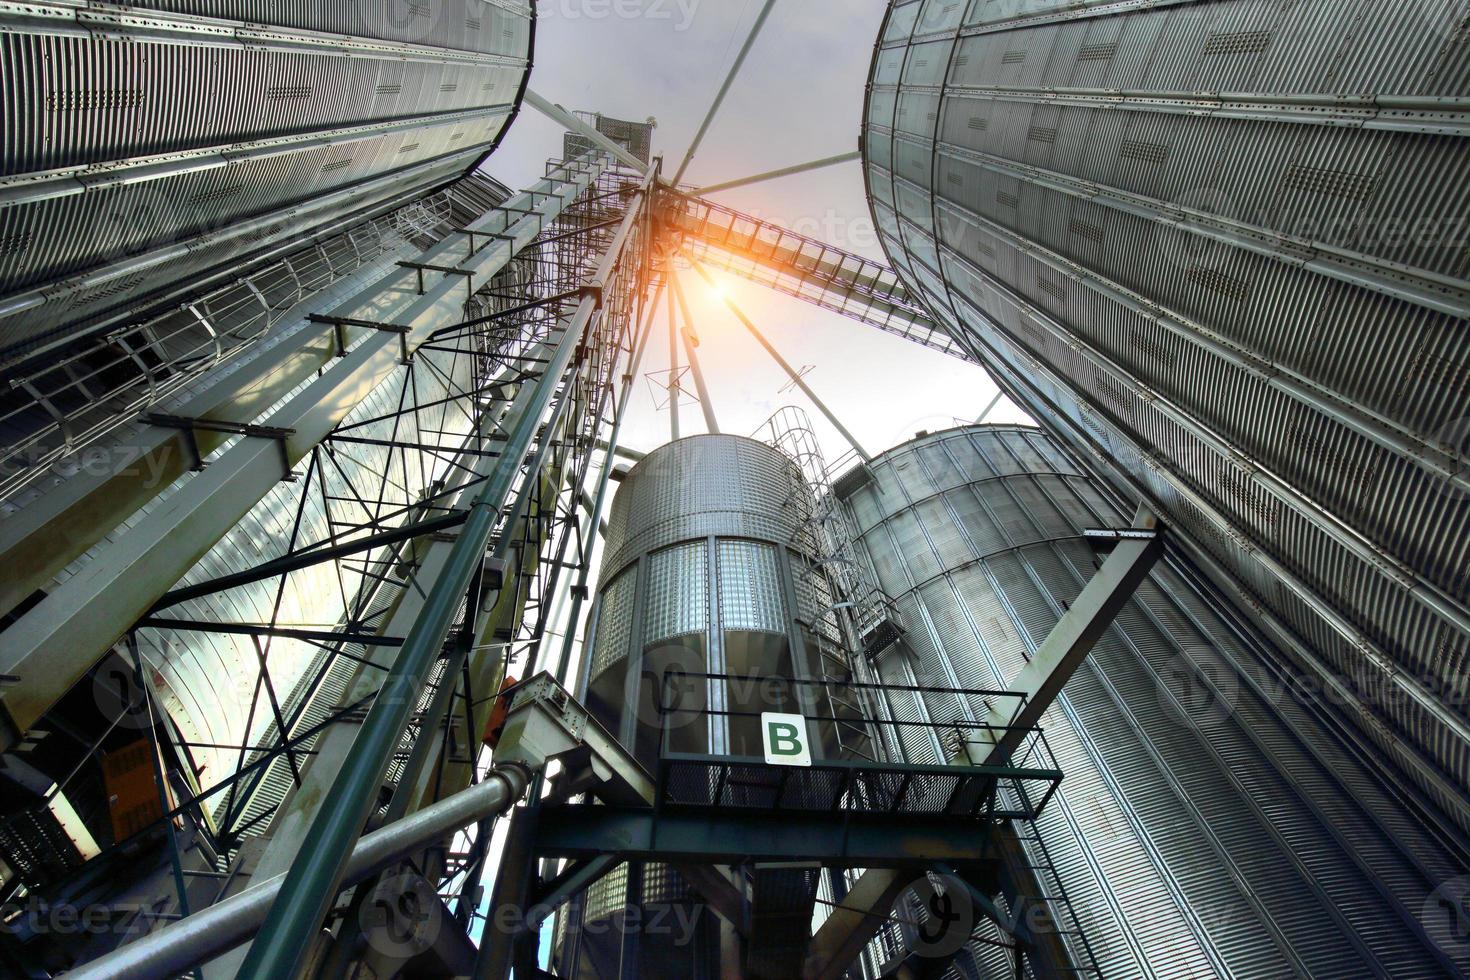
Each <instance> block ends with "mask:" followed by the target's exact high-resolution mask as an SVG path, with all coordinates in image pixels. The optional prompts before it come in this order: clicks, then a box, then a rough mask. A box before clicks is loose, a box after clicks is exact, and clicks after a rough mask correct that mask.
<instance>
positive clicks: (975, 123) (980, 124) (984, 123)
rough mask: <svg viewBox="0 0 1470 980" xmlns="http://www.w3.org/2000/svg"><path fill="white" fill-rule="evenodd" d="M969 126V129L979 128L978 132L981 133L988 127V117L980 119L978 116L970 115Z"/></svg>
mask: <svg viewBox="0 0 1470 980" xmlns="http://www.w3.org/2000/svg"><path fill="white" fill-rule="evenodd" d="M970 128H971V129H975V130H979V131H980V132H982V133H983V132H984V131H985V130H987V129H989V128H990V120H989V119H981V118H980V117H979V116H971V117H970Z"/></svg>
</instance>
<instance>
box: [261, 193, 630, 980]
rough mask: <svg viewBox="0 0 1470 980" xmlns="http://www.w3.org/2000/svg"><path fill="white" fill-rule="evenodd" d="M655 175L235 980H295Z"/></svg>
mask: <svg viewBox="0 0 1470 980" xmlns="http://www.w3.org/2000/svg"><path fill="white" fill-rule="evenodd" d="M656 172H657V170H656V167H650V168H649V170H648V173H647V175H646V176H645V178H644V182H643V186H642V187H641V188H640V190H639V196H640V198H641V202H642V203H641V204H638V205H633V206H630V207H629V208H628V213H627V215H626V216H625V218H624V220H623V225H622V227H620V228H619V229H618V232H617V235H616V237H615V238H614V240H613V243H612V245H611V246H610V247H609V248H608V250H607V253H606V255H604V257H603V260H602V263H601V264H600V266H599V267H598V270H597V272H596V274H595V275H594V277H593V279H592V281H591V283H590V289H589V292H588V293H587V294H586V295H585V296H584V297H583V299H582V302H581V303H580V304H578V307H577V312H576V313H575V315H574V316H573V318H572V321H571V323H570V324H569V325H568V328H567V331H566V334H565V336H563V338H562V340H561V342H560V344H559V345H558V347H557V350H556V354H555V356H553V358H552V362H551V364H550V365H548V367H547V370H546V373H545V374H544V375H542V377H541V378H540V380H538V381H537V382H536V385H535V389H534V390H535V392H536V396H535V401H534V403H533V406H532V410H531V411H530V412H528V413H527V414H526V415H525V416H524V417H522V418H521V419H520V420H519V421H518V424H517V426H516V428H515V430H514V431H513V432H512V433H511V435H510V438H509V440H508V442H507V444H506V448H505V454H504V456H503V457H502V458H501V459H500V460H498V463H499V465H498V466H497V468H496V472H495V474H494V476H493V477H492V478H491V480H490V482H489V484H488V485H487V486H486V487H485V488H484V490H483V491H482V492H481V493H480V494H479V496H478V497H477V498H476V500H475V503H474V505H473V507H471V509H470V516H469V519H468V520H467V521H466V522H465V525H464V527H463V528H462V529H461V531H460V534H459V538H458V540H457V541H456V542H455V545H454V549H453V551H452V552H451V553H450V556H449V559H448V561H447V563H446V567H445V572H444V575H443V577H442V578H441V579H440V581H439V582H438V583H437V584H436V585H435V587H434V590H433V591H432V592H431V593H430V594H429V596H428V600H427V602H426V603H425V607H424V613H423V615H422V616H420V617H419V619H418V620H417V622H415V623H414V626H413V629H412V631H410V633H409V635H408V639H407V640H406V641H405V642H404V644H403V649H402V651H401V652H400V654H399V656H398V658H397V660H396V661H395V662H394V664H393V668H392V670H391V671H390V672H389V675H388V678H387V680H386V681H385V683H384V685H383V693H382V694H380V695H379V697H378V698H377V700H375V701H374V702H373V707H372V709H371V710H370V711H369V712H368V717H367V718H366V719H365V720H364V722H363V726H362V730H361V731H360V732H359V733H358V737H357V740H356V741H355V742H354V745H353V751H352V753H351V754H350V755H349V757H348V759H347V761H346V764H345V765H344V767H343V769H342V770H341V772H339V773H338V775H337V778H336V779H335V780H334V782H333V784H332V787H331V789H330V790H329V791H328V793H327V796H326V800H325V802H324V804H323V807H322V810H321V812H320V813H319V814H318V815H317V818H316V820H315V821H314V822H313V823H312V826H311V829H310V830H309V831H308V832H307V835H306V839H305V841H304V842H303V844H302V848H301V857H300V858H299V859H298V860H297V862H296V863H295V864H293V865H292V867H291V870H290V872H289V873H288V874H287V876H286V882H285V884H284V885H283V886H282V889H281V894H280V896H279V897H278V899H277V900H276V902H275V903H273V905H272V907H271V912H270V915H269V916H268V917H267V919H266V922H265V924H264V926H263V927H262V933H263V937H262V939H261V940H259V941H257V942H256V943H255V945H254V946H253V947H252V948H251V950H250V955H249V956H247V957H246V960H245V964H244V966H242V967H241V970H240V977H241V980H270V978H275V977H285V976H294V975H295V972H296V970H297V969H298V968H299V966H300V964H301V961H302V959H303V958H304V956H305V955H306V951H307V948H308V946H309V945H310V940H311V937H312V936H313V935H314V934H315V932H316V930H317V929H318V928H319V927H320V925H321V922H322V920H323V918H324V917H325V916H326V913H327V911H328V909H329V908H330V907H331V903H332V901H333V900H334V899H335V898H336V895H337V891H338V890H339V888H340V887H341V882H342V873H343V870H344V868H345V867H346V861H347V858H348V855H349V854H350V852H351V847H352V842H353V841H354V840H355V839H356V837H357V835H358V834H360V833H361V832H362V825H363V823H364V821H365V820H366V818H367V816H368V813H369V811H370V809H371V806H372V803H373V800H374V799H375V797H376V793H377V787H378V783H379V780H380V779H381V778H382V773H383V770H384V768H385V767H386V766H387V763H388V759H389V757H390V755H391V754H392V752H393V749H394V747H395V746H396V745H397V741H398V737H399V735H400V734H401V733H402V731H403V728H404V725H405V724H406V723H407V721H408V716H409V715H410V713H411V712H412V711H413V707H414V700H415V698H416V697H417V693H418V692H419V691H420V690H422V687H423V684H424V680H425V677H426V676H427V674H428V670H429V668H430V667H431V666H432V664H433V662H434V659H435V658H436V657H437V656H438V654H439V651H440V649H441V646H442V644H443V641H444V637H445V635H446V633H447V632H448V630H449V627H450V625H451V623H452V622H453V619H454V616H455V614H456V613H457V612H458V608H459V602H460V599H461V598H462V596H463V595H464V593H465V590H466V589H468V587H469V585H470V582H471V581H472V580H473V578H474V575H475V572H476V570H477V569H478V567H479V565H480V562H481V559H482V557H483V555H484V551H485V544H486V542H487V541H488V540H489V537H490V532H491V531H492V529H493V528H494V525H495V522H496V519H497V516H498V514H499V512H500V511H501V509H502V508H504V507H505V505H506V503H507V501H508V498H509V496H510V491H511V487H512V483H513V481H514V479H515V477H516V475H517V471H518V470H519V467H520V463H521V461H522V460H524V459H525V458H526V456H527V454H528V453H529V451H530V448H531V443H532V440H533V439H534V437H535V435H536V431H537V429H538V427H539V424H540V420H541V417H542V415H543V414H544V413H545V411H546V409H547V408H548V407H549V406H550V404H551V401H552V398H553V397H554V395H555V394H556V388H557V386H558V384H559V383H560V379H561V378H562V376H563V375H564V374H565V373H566V371H567V368H568V366H569V365H570V364H571V361H572V357H573V355H574V354H575V353H576V352H577V350H578V349H579V347H580V345H581V343H582V338H583V337H584V336H585V335H586V333H587V328H588V326H589V324H590V323H591V320H592V317H593V315H594V314H595V313H596V312H597V311H598V309H599V307H600V305H601V302H602V296H601V290H602V288H603V286H604V285H605V284H606V283H607V282H608V281H609V280H610V279H611V278H612V276H613V274H614V272H615V270H616V267H617V263H618V261H619V259H620V258H621V255H622V252H623V249H624V247H625V246H626V244H627V242H628V241H629V239H630V238H631V236H632V234H633V230H634V227H635V225H636V224H637V223H638V221H639V219H640V218H641V217H642V213H643V208H644V207H645V206H646V205H647V201H648V198H649V195H650V192H651V186H652V182H653V179H654V175H655V174H656Z"/></svg>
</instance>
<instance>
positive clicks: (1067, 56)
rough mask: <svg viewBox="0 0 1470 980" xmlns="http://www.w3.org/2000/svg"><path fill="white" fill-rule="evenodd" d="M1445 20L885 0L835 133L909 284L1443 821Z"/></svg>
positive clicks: (1461, 169) (1451, 297)
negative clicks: (860, 98)
mask: <svg viewBox="0 0 1470 980" xmlns="http://www.w3.org/2000/svg"><path fill="white" fill-rule="evenodd" d="M1464 13H1465V12H1464V5H1463V4H1461V3H1458V2H1455V0H1427V2H1424V3H1415V4H1410V5H1407V6H1405V5H1403V4H1398V3H1393V2H1390V0H1363V2H1361V3H1356V4H1353V5H1352V23H1353V29H1352V30H1350V31H1345V30H1343V29H1342V26H1341V25H1342V23H1343V20H1342V18H1343V16H1344V12H1343V6H1342V4H1340V3H1334V2H1328V0H1313V2H1305V3H1295V4H1291V5H1290V6H1289V9H1286V8H1281V7H1280V6H1279V5H1272V4H1262V3H1256V2H1253V0H1211V2H1204V3H1157V4H1143V5H1134V4H1088V5H1083V6H1077V5H1071V6H1068V5H1064V4H1051V3H1021V2H1016V3H994V2H985V0H980V2H975V3H971V4H968V5H965V4H954V3H941V2H937V0H935V2H929V0H916V2H911V3H895V4H892V5H891V7H890V10H889V14H888V18H887V21H886V24H885V27H884V31H883V35H882V37H881V39H880V40H879V43H878V47H877V50H876V52H875V56H874V61H873V68H872V76H871V82H872V86H871V92H870V95H869V98H868V102H867V107H866V113H867V115H866V120H865V129H864V136H863V148H864V153H865V166H866V170H867V178H868V190H869V195H870V199H871V203H872V208H873V211H874V216H875V219H876V222H877V224H878V227H879V231H880V237H881V239H882V241H883V244H884V247H885V250H886V252H887V253H888V255H889V258H890V261H891V262H892V264H893V266H894V268H895V269H896V270H897V271H898V272H899V273H900V275H901V276H902V278H903V279H904V281H905V283H906V284H907V285H908V287H909V288H910V289H911V290H913V291H914V292H915V293H916V294H917V295H920V296H922V297H923V298H924V300H925V302H926V304H927V305H928V306H929V307H930V308H931V310H932V311H933V312H934V314H935V316H936V317H937V319H938V320H939V321H940V323H941V325H942V326H943V327H944V328H945V329H946V330H948V331H949V332H951V333H952V334H953V335H954V336H955V337H956V339H957V340H959V341H960V342H961V343H963V344H965V345H966V346H967V347H968V348H969V349H971V350H972V351H973V353H974V354H975V356H976V357H977V358H978V359H980V360H982V361H983V362H985V363H986V364H987V365H989V366H990V367H991V368H992V370H993V371H994V372H995V373H996V375H997V377H998V379H999V380H1000V381H1001V382H1002V384H1003V385H1004V386H1005V387H1006V388H1007V390H1008V391H1009V392H1010V394H1011V395H1012V397H1014V398H1015V399H1017V401H1018V403H1019V404H1021V405H1023V406H1024V407H1025V408H1027V409H1028V411H1030V412H1031V414H1032V415H1033V416H1034V417H1036V418H1038V419H1039V420H1041V421H1042V422H1043V423H1044V424H1046V425H1047V426H1048V427H1049V429H1050V430H1051V431H1052V432H1053V433H1054V434H1055V435H1057V436H1058V437H1060V438H1061V439H1063V440H1064V441H1065V442H1066V443H1068V444H1070V445H1071V447H1072V448H1073V449H1074V450H1076V451H1077V452H1078V455H1079V456H1080V457H1082V458H1084V459H1086V460H1087V461H1088V465H1089V466H1090V467H1092V468H1094V469H1095V470H1096V471H1097V472H1098V473H1100V474H1102V475H1103V477H1104V478H1105V479H1106V480H1107V481H1108V482H1109V483H1110V484H1111V485H1112V487H1113V488H1114V490H1115V491H1118V492H1122V493H1123V494H1125V495H1126V496H1128V497H1130V498H1136V497H1138V496H1146V497H1147V498H1148V499H1149V501H1150V504H1151V506H1153V507H1154V508H1155V509H1156V510H1157V511H1158V512H1159V513H1160V514H1161V515H1162V516H1163V517H1165V518H1166V520H1167V521H1168V523H1169V525H1170V527H1171V528H1172V529H1173V532H1174V534H1175V535H1176V536H1178V537H1179V538H1181V539H1182V540H1183V541H1184V543H1185V545H1186V547H1187V548H1188V549H1189V550H1190V552H1191V554H1192V555H1194V556H1195V558H1196V559H1197V560H1198V561H1199V562H1200V564H1201V565H1202V567H1203V568H1204V569H1205V571H1206V573H1207V574H1208V575H1210V576H1211V577H1212V578H1213V579H1214V581H1215V582H1216V583H1217V584H1218V585H1220V586H1221V587H1222V588H1223V589H1224V590H1225V591H1226V592H1227V594H1230V595H1231V596H1232V597H1235V596H1237V595H1238V596H1239V597H1240V599H1241V601H1242V606H1241V608H1242V609H1243V610H1246V611H1247V612H1248V614H1250V615H1261V616H1263V617H1265V618H1266V622H1267V627H1268V629H1269V630H1270V631H1271V634H1272V637H1273V640H1274V641H1275V642H1278V643H1280V644H1281V645H1282V647H1283V648H1284V649H1285V650H1286V651H1288V653H1289V655H1290V656H1291V657H1292V658H1293V660H1294V669H1295V670H1296V671H1297V672H1299V673H1301V674H1303V675H1305V676H1310V677H1312V678H1314V681H1315V682H1316V683H1319V684H1326V685H1329V686H1333V687H1337V688H1339V689H1340V691H1341V692H1342V694H1343V698H1342V703H1343V708H1344V710H1345V711H1346V712H1347V713H1348V714H1349V715H1350V716H1351V717H1352V719H1353V721H1354V723H1355V724H1357V725H1358V726H1359V728H1360V729H1361V732H1362V735H1363V737H1364V738H1366V739H1368V740H1370V741H1371V742H1373V743H1375V744H1376V745H1377V746H1378V748H1379V749H1381V750H1382V751H1383V752H1384V753H1385V754H1387V755H1388V756H1390V757H1392V758H1393V759H1394V760H1395V762H1396V763H1397V764H1398V766H1399V767H1400V768H1401V769H1402V771H1403V773H1404V774H1406V775H1407V778H1409V779H1410V780H1412V781H1413V782H1414V783H1415V784H1416V785H1417V787H1418V794H1419V795H1420V796H1422V797H1423V798H1424V799H1425V801H1426V802H1429V803H1430V805H1432V806H1433V805H1437V806H1438V807H1439V808H1441V809H1442V810H1444V811H1445V814H1446V819H1447V821H1449V822H1451V823H1452V824H1457V825H1458V826H1457V827H1456V828H1455V829H1454V830H1453V831H1452V832H1453V833H1461V832H1463V831H1465V830H1470V808H1467V807H1466V805H1465V803H1464V799H1465V794H1464V787H1465V786H1466V785H1467V784H1470V717H1467V712H1466V708H1465V699H1464V693H1465V690H1466V672H1465V670H1464V665H1465V661H1466V656H1467V650H1470V578H1467V576H1466V575H1465V569H1466V568H1467V567H1470V455H1467V436H1470V420H1467V417H1466V411H1465V405H1466V400H1467V398H1470V387H1467V385H1470V333H1467V331H1466V330H1465V325H1466V317H1467V315H1470V265H1467V254H1470V253H1467V252H1466V250H1465V247H1464V244H1465V239H1464V235H1465V227H1464V221H1463V216H1464V215H1465V214H1466V212H1467V205H1470V179H1467V177H1470V173H1467V168H1470V154H1467V153H1466V152H1465V138H1466V137H1467V135H1470V117H1467V116H1466V114H1465V111H1464V104H1463V102H1464V97H1465V94H1466V91H1467V87H1470V45H1467V44H1466V43H1465V41H1466V33H1465V23H1464ZM855 513H856V514H857V517H858V519H859V520H866V519H868V515H866V514H864V513H862V512H861V511H860V510H858V511H855ZM916 560H918V559H916ZM879 571H880V575H881V574H882V572H883V569H882V568H881V566H880V568H879ZM1394 778H1399V777H1398V776H1395V777H1394Z"/></svg>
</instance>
